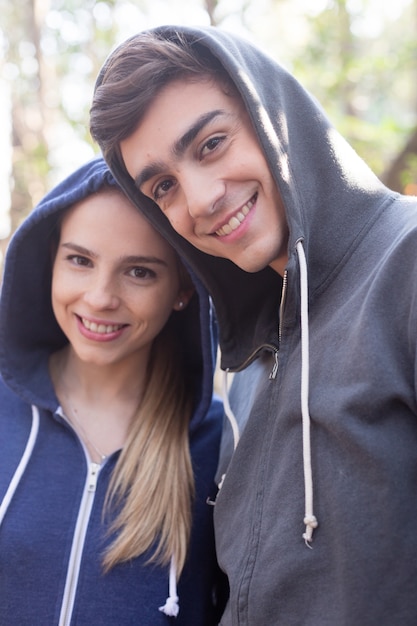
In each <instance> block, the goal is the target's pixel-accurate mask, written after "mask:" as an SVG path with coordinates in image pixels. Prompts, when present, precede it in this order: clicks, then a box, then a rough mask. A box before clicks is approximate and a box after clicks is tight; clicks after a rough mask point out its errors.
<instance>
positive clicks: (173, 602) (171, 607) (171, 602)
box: [159, 596, 180, 617]
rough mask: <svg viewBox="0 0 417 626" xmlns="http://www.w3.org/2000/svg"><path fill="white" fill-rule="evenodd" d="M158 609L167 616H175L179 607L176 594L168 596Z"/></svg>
mask: <svg viewBox="0 0 417 626" xmlns="http://www.w3.org/2000/svg"><path fill="white" fill-rule="evenodd" d="M159 610H160V611H162V613H165V615H168V616H169V617H177V615H178V613H179V610H180V607H179V606H178V596H173V597H171V596H169V598H167V600H166V602H165V604H164V606H160V607H159Z"/></svg>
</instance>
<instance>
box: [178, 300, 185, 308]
mask: <svg viewBox="0 0 417 626" xmlns="http://www.w3.org/2000/svg"><path fill="white" fill-rule="evenodd" d="M183 306H184V302H183V301H182V300H180V301H179V302H178V308H179V309H182V308H183Z"/></svg>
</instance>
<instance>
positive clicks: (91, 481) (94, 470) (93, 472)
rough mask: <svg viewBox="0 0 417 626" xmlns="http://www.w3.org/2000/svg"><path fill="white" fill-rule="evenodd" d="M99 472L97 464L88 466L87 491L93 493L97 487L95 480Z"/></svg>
mask: <svg viewBox="0 0 417 626" xmlns="http://www.w3.org/2000/svg"><path fill="white" fill-rule="evenodd" d="M99 472H100V465H99V464H98V463H91V464H90V473H89V475H88V491H89V492H90V493H94V492H95V490H96V487H97V478H98V475H99Z"/></svg>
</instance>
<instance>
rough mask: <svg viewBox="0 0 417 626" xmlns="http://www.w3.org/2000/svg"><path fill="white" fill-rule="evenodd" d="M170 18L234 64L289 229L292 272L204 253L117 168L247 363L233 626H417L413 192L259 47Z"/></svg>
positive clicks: (227, 538) (222, 472)
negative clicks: (380, 173)
mask: <svg viewBox="0 0 417 626" xmlns="http://www.w3.org/2000/svg"><path fill="white" fill-rule="evenodd" d="M157 30H158V31H159V33H160V36H162V37H165V36H166V37H169V36H175V32H176V31H180V32H181V33H182V34H183V36H185V37H186V38H187V39H188V40H190V41H191V42H194V41H197V40H198V42H199V44H200V45H202V46H206V47H207V48H208V49H209V50H210V51H211V52H212V53H213V54H214V55H215V56H216V57H218V58H219V59H220V61H221V63H222V64H223V66H224V67H225V69H226V70H227V72H228V73H229V75H230V77H231V78H232V80H233V81H234V83H235V84H236V86H237V88H238V90H239V92H240V94H241V96H242V99H243V101H244V103H245V105H246V107H247V110H248V112H249V114H250V116H251V119H252V121H253V125H254V127H255V129H256V132H257V136H258V139H259V142H260V145H261V147H262V149H263V150H264V153H265V155H266V158H267V160H268V163H269V166H270V169H271V172H272V174H273V176H274V178H275V181H276V184H277V186H278V188H279V191H280V194H281V196H282V198H283V202H284V205H285V211H286V216H287V220H288V225H289V243H288V255H289V260H288V264H287V268H286V273H285V277H284V280H282V278H281V277H280V276H279V275H278V274H276V273H275V272H273V271H272V270H271V269H270V268H265V269H264V270H262V271H260V272H258V273H255V274H247V273H245V272H243V271H242V270H240V269H239V268H237V267H236V266H234V265H233V264H232V263H231V262H229V261H227V260H225V259H219V258H214V257H211V256H209V255H206V254H204V253H201V252H199V251H197V250H196V249H194V248H192V247H191V246H190V245H189V244H187V242H185V241H184V240H183V239H182V238H180V237H179V236H177V235H176V234H175V233H174V232H173V230H172V228H171V227H170V225H169V224H168V223H167V220H166V219H165V218H164V217H163V215H162V213H161V212H160V211H158V210H157V209H156V208H155V205H153V203H152V202H151V201H150V200H147V201H144V199H143V197H142V196H141V195H140V193H139V192H138V191H137V190H136V189H135V187H134V184H133V181H132V180H131V179H130V177H129V176H128V174H127V172H126V170H125V169H124V167H123V166H121V165H120V163H116V162H115V163H110V164H109V165H110V166H111V167H112V169H113V171H114V174H115V176H116V177H117V179H118V180H119V182H120V183H121V184H122V186H123V187H124V188H125V189H126V191H127V193H128V194H129V195H130V197H131V198H132V200H133V201H134V202H135V201H136V202H138V199H140V202H141V208H142V210H143V211H144V212H145V213H146V214H147V216H148V218H149V219H150V220H151V221H152V222H153V223H154V224H155V225H156V226H157V228H159V229H160V230H161V231H163V232H164V234H165V235H166V236H167V237H168V238H169V239H170V240H171V242H173V243H174V245H175V246H176V247H177V248H178V249H180V250H181V253H182V254H183V255H184V256H185V257H186V258H187V259H188V261H189V263H190V264H191V266H192V267H193V269H194V270H195V272H196V273H197V274H198V275H199V276H200V277H201V279H202V280H203V282H204V283H205V285H206V286H207V287H208V289H209V291H210V293H211V295H212V297H213V300H214V304H215V307H216V310H217V315H218V319H219V326H220V345H221V351H222V360H221V363H222V367H223V369H229V370H231V371H235V372H238V373H236V374H235V376H234V379H233V384H232V387H231V390H230V404H231V410H232V411H233V414H234V415H235V417H236V419H237V422H238V424H239V426H240V433H239V435H238V434H237V432H236V428H235V432H234V437H232V434H231V433H232V430H231V429H230V428H229V427H228V426H226V428H225V433H224V440H223V455H222V458H221V461H220V467H219V472H218V473H219V480H220V477H221V479H222V486H221V490H220V493H219V495H218V497H217V501H216V506H215V527H216V544H217V551H218V558H219V561H220V565H221V567H222V568H223V569H224V571H225V572H226V573H227V575H228V577H229V583H230V600H229V603H228V605H227V608H226V611H225V614H224V616H223V619H222V622H221V624H222V626H232V625H233V626H237V625H239V626H270V625H275V624H277V625H280V626H299V625H305V626H377V625H378V626H394V625H401V626H415V624H417V593H416V580H417V532H416V520H417V497H416V493H417V401H416V388H417V378H416V338H417V254H416V252H417V201H416V198H412V197H403V196H400V195H398V194H395V193H393V192H391V191H390V190H388V189H387V188H385V187H384V186H383V185H382V183H381V182H380V181H379V180H378V179H377V178H376V177H375V176H374V174H373V173H372V172H371V171H370V170H369V168H368V167H367V166H366V165H365V163H364V162H363V161H362V160H361V159H360V158H359V157H358V156H357V155H356V154H355V153H354V151H353V150H352V149H351V147H350V146H349V145H348V144H347V143H346V142H345V141H344V140H343V139H342V138H341V136H340V135H339V134H338V132H337V131H336V130H335V129H334V128H333V127H332V125H331V124H330V122H329V120H328V119H327V118H326V116H325V114H324V113H323V111H322V110H321V108H320V107H319V106H318V105H317V103H316V102H315V101H314V100H313V99H312V98H311V96H310V95H309V94H308V93H306V91H305V90H304V89H303V88H302V87H301V86H300V85H299V84H298V82H297V81H296V80H294V78H293V77H292V76H290V75H289V74H288V73H287V72H286V71H285V70H284V69H283V68H281V67H280V66H279V65H278V64H277V63H276V62H275V61H274V60H272V59H271V58H269V57H268V56H267V55H265V54H264V53H263V52H261V51H260V50H258V49H256V48H255V47H253V46H252V45H251V44H250V43H248V42H246V41H242V40H240V39H239V38H237V37H235V36H232V35H229V34H227V33H224V32H221V31H219V30H216V29H210V28H209V29H194V28H186V27H160V28H158V29H157ZM98 84H100V80H99V81H98ZM230 417H231V423H232V424H233V426H235V424H234V422H233V415H231V416H230ZM233 439H234V444H235V445H236V444H237V447H236V449H235V451H234V453H233V456H232V448H233V445H232V444H233ZM238 440H239V441H238ZM237 441H238V443H237Z"/></svg>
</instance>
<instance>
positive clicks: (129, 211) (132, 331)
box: [52, 189, 190, 367]
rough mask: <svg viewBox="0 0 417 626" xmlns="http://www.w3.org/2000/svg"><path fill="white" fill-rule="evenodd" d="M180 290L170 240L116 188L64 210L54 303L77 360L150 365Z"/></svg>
mask: <svg viewBox="0 0 417 626" xmlns="http://www.w3.org/2000/svg"><path fill="white" fill-rule="evenodd" d="M189 296H190V294H189V292H188V293H183V292H182V291H181V286H180V281H179V274H178V261H177V257H176V255H175V253H174V251H173V249H172V248H171V246H170V245H169V244H168V243H167V242H166V241H165V240H164V239H163V238H162V237H161V235H159V233H157V232H156V231H155V230H154V229H153V227H152V226H150V224H149V223H148V222H147V221H146V220H145V219H144V218H143V217H142V216H141V215H140V213H139V212H138V211H137V209H135V208H134V207H133V206H132V204H131V203H130V202H129V200H128V199H127V198H125V196H124V195H123V194H122V193H120V192H119V191H118V190H116V189H115V190H113V189H112V190H108V189H106V190H103V191H101V192H99V193H97V194H95V195H92V196H90V197H88V198H87V199H85V200H83V201H81V202H79V203H77V204H76V205H74V206H73V207H72V208H71V209H70V210H69V211H68V212H67V213H66V214H65V216H64V219H63V221H62V224H61V232H60V238H59V243H58V247H57V252H56V256H55V260H54V263H53V273H52V307H53V311H54V313H55V317H56V319H57V321H58V324H59V325H60V327H61V329H62V330H63V332H64V333H65V335H66V337H67V338H68V341H69V343H70V346H71V348H72V350H73V352H74V354H75V355H76V357H78V359H80V360H81V361H83V362H85V363H90V364H94V365H114V364H116V363H121V362H124V363H127V362H129V361H132V364H134V366H135V367H136V366H137V365H138V363H139V364H146V362H147V359H148V356H149V350H150V347H151V345H152V341H153V339H154V338H155V337H156V335H158V333H159V332H160V330H161V329H162V328H163V327H164V325H165V323H166V322H167V320H168V318H169V316H170V314H171V312H172V310H173V309H174V310H179V309H181V308H182V306H183V304H180V303H181V302H182V303H184V304H185V303H186V302H187V300H188V298H189Z"/></svg>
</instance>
